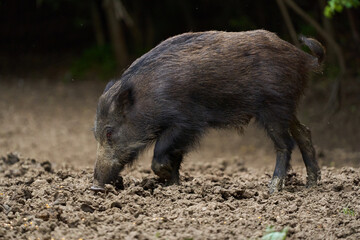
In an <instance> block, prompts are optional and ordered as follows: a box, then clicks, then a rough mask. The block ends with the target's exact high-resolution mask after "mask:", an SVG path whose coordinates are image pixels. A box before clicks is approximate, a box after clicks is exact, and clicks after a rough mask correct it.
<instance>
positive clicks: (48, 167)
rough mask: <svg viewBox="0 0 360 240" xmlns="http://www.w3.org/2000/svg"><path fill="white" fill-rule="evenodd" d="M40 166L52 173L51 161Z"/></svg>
mask: <svg viewBox="0 0 360 240" xmlns="http://www.w3.org/2000/svg"><path fill="white" fill-rule="evenodd" d="M40 165H41V166H42V167H43V168H44V170H45V171H47V172H52V169H51V163H50V162H49V161H45V162H42V163H41V164H40Z"/></svg>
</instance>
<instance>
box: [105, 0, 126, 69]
mask: <svg viewBox="0 0 360 240" xmlns="http://www.w3.org/2000/svg"><path fill="white" fill-rule="evenodd" d="M104 9H105V12H106V17H107V22H108V26H109V33H110V38H111V43H112V46H113V49H114V53H115V58H116V61H117V65H118V68H119V70H120V71H121V70H123V69H124V68H125V67H126V66H127V64H128V59H129V57H128V52H127V47H126V42H125V37H124V32H123V28H122V25H121V23H120V22H119V21H118V19H117V18H116V14H115V0H104Z"/></svg>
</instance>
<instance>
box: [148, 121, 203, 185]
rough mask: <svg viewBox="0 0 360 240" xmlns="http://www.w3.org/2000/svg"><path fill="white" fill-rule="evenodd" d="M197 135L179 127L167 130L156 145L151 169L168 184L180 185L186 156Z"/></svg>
mask: <svg viewBox="0 0 360 240" xmlns="http://www.w3.org/2000/svg"><path fill="white" fill-rule="evenodd" d="M195 136H196V133H195V132H194V131H189V130H185V129H182V128H178V127H171V128H168V129H166V130H165V131H164V132H163V133H162V134H161V135H160V137H159V138H158V140H157V141H156V144H155V149H154V157H153V160H152V164H151V169H152V170H153V171H154V173H155V174H156V175H158V176H159V177H160V178H161V179H162V180H165V181H167V183H168V184H179V182H180V178H179V169H180V166H181V162H182V160H183V156H184V154H185V153H186V152H187V151H188V148H189V147H190V146H191V145H192V144H193V143H194V139H195Z"/></svg>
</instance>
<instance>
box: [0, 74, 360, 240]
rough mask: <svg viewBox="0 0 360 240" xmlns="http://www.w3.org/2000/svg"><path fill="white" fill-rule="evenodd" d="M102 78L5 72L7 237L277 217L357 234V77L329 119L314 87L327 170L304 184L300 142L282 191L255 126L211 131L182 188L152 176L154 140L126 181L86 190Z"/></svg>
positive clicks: (3, 217)
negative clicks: (274, 184)
mask: <svg viewBox="0 0 360 240" xmlns="http://www.w3.org/2000/svg"><path fill="white" fill-rule="evenodd" d="M105 84H106V83H104V82H96V81H71V82H62V81H55V82H51V83H50V81H49V80H47V79H44V80H36V81H34V80H33V79H27V78H13V79H9V78H7V79H1V77H0V156H3V157H2V158H1V160H0V239H38V238H39V239H51V238H53V239H80V238H81V239H257V238H261V237H262V236H263V235H264V232H265V229H266V227H268V226H270V225H273V226H274V227H275V229H276V230H281V229H283V228H285V227H288V229H289V230H288V238H287V239H360V168H359V167H360V145H359V142H360V131H359V127H358V123H359V122H360V96H359V95H358V94H357V93H358V92H359V91H358V90H357V88H358V85H359V84H358V83H357V82H354V83H349V84H347V85H346V86H345V89H344V92H345V96H346V98H345V99H344V102H343V108H342V110H341V111H340V112H339V113H338V114H337V115H335V116H334V117H332V118H323V117H322V115H321V114H319V113H320V112H321V111H322V110H323V106H324V104H325V101H326V94H325V93H324V92H326V91H324V88H325V87H324V86H323V85H322V84H321V83H320V82H317V83H314V84H313V87H312V88H311V89H309V91H308V92H307V95H306V97H305V99H304V101H303V102H302V104H301V106H300V110H299V112H300V119H301V120H302V122H304V123H305V124H306V125H308V126H309V127H310V128H311V130H312V133H313V142H314V145H315V148H316V150H317V155H318V159H319V162H320V165H321V166H322V180H321V182H320V185H319V186H318V187H317V188H313V189H306V188H305V186H304V182H305V178H306V175H305V169H304V165H303V163H302V160H301V155H300V154H299V151H298V150H296V151H295V152H294V154H293V159H292V166H293V171H292V172H291V174H290V175H289V181H288V184H287V186H286V187H285V190H284V191H282V192H281V193H278V194H275V195H268V193H267V184H268V182H269V180H270V178H271V175H272V171H273V168H274V165H275V154H274V151H273V149H272V144H271V143H270V141H269V140H268V139H267V137H266V135H265V134H264V132H263V131H262V130H259V129H258V128H256V126H255V124H250V126H249V127H248V128H247V129H246V131H245V133H244V134H243V135H238V134H237V133H235V132H233V131H231V130H228V131H221V132H213V131H211V132H210V133H209V134H208V135H207V136H206V137H205V138H204V139H203V141H202V143H201V147H200V148H199V149H198V150H197V151H196V152H194V153H191V154H190V155H189V156H187V158H186V159H185V162H184V164H183V168H182V171H181V176H182V184H181V185H180V186H170V187H166V186H163V185H162V184H161V183H159V182H158V181H157V179H156V177H155V176H154V175H153V173H152V172H151V171H150V162H151V149H150V150H149V151H148V152H146V153H144V154H143V155H142V156H141V158H140V159H139V161H137V162H136V163H135V164H134V166H132V167H131V168H128V169H126V170H125V171H124V172H123V173H122V176H123V177H124V189H114V188H113V187H111V186H108V191H107V192H106V193H94V192H91V191H90V190H88V187H89V186H90V185H91V180H92V168H93V164H94V162H95V157H96V142H95V140H94V137H93V135H92V132H91V128H92V125H93V121H94V114H95V109H96V102H97V98H98V97H99V95H100V94H101V92H102V90H103V87H104V85H105ZM10 152H17V154H18V155H19V156H20V157H17V156H18V155H17V154H15V155H13V154H10V155H8V154H9V153H10Z"/></svg>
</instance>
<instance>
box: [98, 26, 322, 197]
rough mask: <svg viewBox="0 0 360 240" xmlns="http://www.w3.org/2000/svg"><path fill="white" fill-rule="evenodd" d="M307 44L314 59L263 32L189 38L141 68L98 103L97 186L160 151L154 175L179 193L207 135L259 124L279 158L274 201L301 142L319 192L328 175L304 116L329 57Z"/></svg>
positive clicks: (163, 48) (162, 47) (150, 56)
mask: <svg viewBox="0 0 360 240" xmlns="http://www.w3.org/2000/svg"><path fill="white" fill-rule="evenodd" d="M301 39H302V41H303V42H304V44H306V45H307V46H308V47H309V48H310V49H311V51H313V54H314V55H315V56H312V55H310V54H307V53H305V52H303V51H301V50H300V49H298V48H296V47H295V46H293V45H291V44H290V43H288V42H286V41H283V40H281V39H280V38H278V37H277V36H276V35H275V34H274V33H271V32H268V31H265V30H256V31H248V32H238V33H235V32H218V31H209V32H199V33H185V34H182V35H178V36H175V37H172V38H169V39H167V40H166V41H164V42H162V43H160V44H159V45H158V46H156V47H155V48H154V49H152V50H151V51H150V52H148V53H147V54H145V55H143V56H142V57H141V58H139V59H137V60H136V61H135V62H134V63H133V64H132V65H131V66H130V67H129V68H128V70H127V71H125V73H124V74H123V75H122V77H121V79H120V80H119V81H116V82H111V83H109V84H108V85H107V86H106V89H105V91H104V93H103V95H102V96H101V97H100V99H99V103H98V109H97V116H96V121H95V137H96V139H97V141H98V143H99V144H98V155H97V162H96V165H95V175H94V182H95V183H94V184H95V185H99V186H103V185H104V184H105V183H108V182H110V181H112V180H113V179H114V178H115V177H116V175H117V174H118V172H119V171H120V170H121V169H122V168H123V167H124V165H125V164H128V163H130V162H132V161H133V160H134V159H135V158H136V157H137V155H138V153H139V151H141V150H142V149H144V148H145V147H146V146H148V145H149V144H151V143H153V142H155V150H154V158H153V162H152V169H153V171H154V172H155V173H156V174H157V175H158V176H159V177H160V178H163V179H164V180H166V181H168V182H169V183H178V182H179V168H180V165H181V162H182V159H183V156H184V155H185V154H186V153H187V152H189V151H190V150H191V148H192V147H193V146H194V144H195V143H196V142H197V140H198V139H199V137H201V135H202V134H203V133H204V132H205V131H206V130H207V129H209V128H229V127H231V128H237V129H242V128H243V127H244V126H245V125H247V124H248V123H249V121H250V120H251V119H252V118H255V119H256V120H257V122H259V123H260V124H261V125H262V126H263V127H264V128H265V129H266V131H267V133H268V135H269V137H270V138H271V139H272V140H273V142H274V145H275V149H276V151H277V160H276V167H275V171H274V176H273V179H272V182H271V184H270V192H274V191H277V190H280V189H281V188H282V186H283V184H284V178H285V175H286V170H287V167H288V165H289V160H290V155H291V151H292V148H293V145H294V141H295V142H296V143H297V144H298V146H299V148H300V150H301V152H302V154H303V158H304V163H305V165H306V167H307V172H308V185H309V186H311V185H315V184H316V182H317V180H318V179H319V178H320V170H319V167H318V165H317V162H316V159H315V151H314V148H313V147H312V144H311V136H310V131H308V129H307V128H306V127H305V126H303V125H301V124H300V123H299V121H298V120H297V118H296V108H297V104H298V102H299V98H300V96H301V95H302V94H303V92H304V88H305V86H306V82H307V77H308V75H309V73H311V72H314V71H317V70H318V69H319V68H320V64H321V62H322V61H323V58H324V54H325V51H324V49H323V47H322V45H321V44H320V43H319V42H318V41H316V40H314V39H310V38H305V37H302V38H301Z"/></svg>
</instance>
